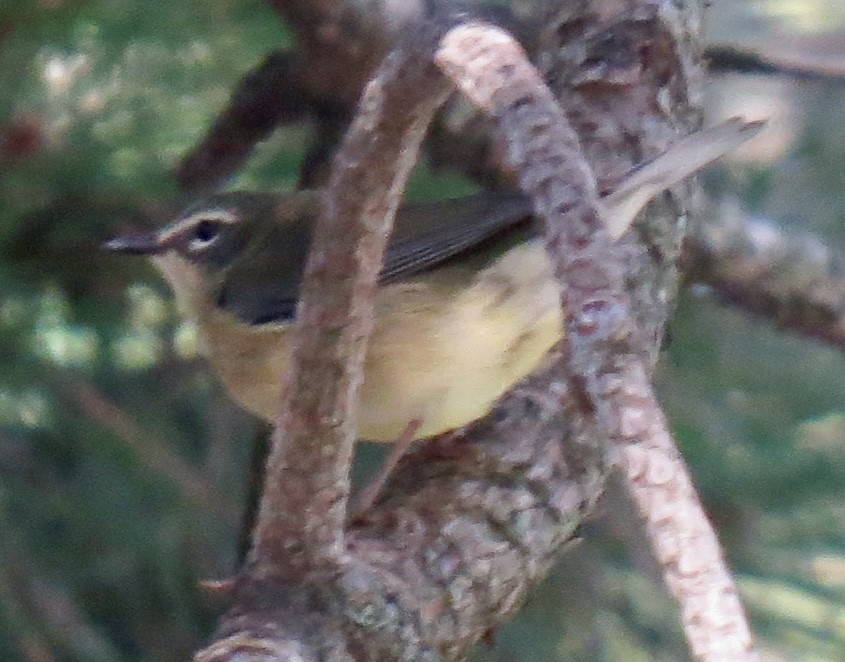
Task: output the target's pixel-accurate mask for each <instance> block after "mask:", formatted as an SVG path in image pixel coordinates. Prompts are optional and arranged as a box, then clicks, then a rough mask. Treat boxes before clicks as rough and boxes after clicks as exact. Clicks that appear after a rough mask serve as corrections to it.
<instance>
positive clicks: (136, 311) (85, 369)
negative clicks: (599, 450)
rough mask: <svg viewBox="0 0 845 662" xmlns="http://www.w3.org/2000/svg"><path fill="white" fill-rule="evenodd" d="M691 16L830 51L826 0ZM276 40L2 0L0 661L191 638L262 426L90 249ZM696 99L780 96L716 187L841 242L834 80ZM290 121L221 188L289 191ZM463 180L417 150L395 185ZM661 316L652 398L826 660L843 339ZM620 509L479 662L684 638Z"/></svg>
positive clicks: (146, 8) (202, 626)
mask: <svg viewBox="0 0 845 662" xmlns="http://www.w3.org/2000/svg"><path fill="white" fill-rule="evenodd" d="M708 35H709V36H710V38H711V39H715V40H719V41H726V40H729V41H733V42H738V43H742V44H745V45H754V46H766V45H767V44H772V43H777V44H778V45H779V48H780V49H781V50H783V51H788V50H789V48H792V49H793V50H794V51H795V52H796V53H803V54H806V53H810V52H812V53H814V54H815V55H816V56H818V57H832V56H836V55H837V53H836V52H833V53H831V50H833V51H836V46H837V44H838V47H839V51H838V57H839V60H840V62H841V61H842V60H843V59H845V7H843V6H842V3H841V2H837V1H836V0H827V1H825V2H822V1H821V0H816V1H809V0H803V1H794V2H790V1H788V0H777V1H775V0H770V1H767V2H764V1H758V2H751V1H745V2H729V1H728V0H720V1H718V2H715V3H714V8H713V9H712V10H711V12H710V18H709V19H708ZM287 41H288V35H287V34H286V31H285V29H284V27H283V26H282V25H281V24H280V23H279V22H278V21H277V19H276V17H275V15H274V14H273V13H272V12H271V11H270V10H269V9H268V8H267V7H266V5H265V4H263V3H262V2H260V1H259V0H213V1H208V0H206V1H205V2H200V1H199V0H191V1H186V2H181V3H175V2H162V1H161V0H152V1H150V2H146V3H143V5H142V4H141V3H133V2H127V1H126V0H38V1H36V0H31V1H23V0H4V1H2V2H0V90H2V95H0V247H1V249H2V256H3V257H2V260H0V356H2V364H3V370H2V373H0V659H2V660H32V661H38V662H41V661H49V660H92V661H99V660H102V661H107V660H108V661H112V660H178V659H185V658H186V657H188V655H189V654H190V652H191V651H192V650H193V649H194V648H196V647H197V646H198V645H199V644H200V643H201V642H202V641H204V640H205V638H206V637H207V636H208V634H209V632H210V629H211V628H212V627H213V625H214V620H215V617H216V615H217V614H218V613H219V610H220V608H221V605H219V604H215V602H214V600H213V599H209V598H208V597H206V596H204V595H202V594H201V593H200V591H199V590H198V589H197V581H198V580H200V579H203V578H215V577H225V576H227V575H229V574H230V573H231V572H232V570H233V569H234V567H235V558H236V548H237V537H238V526H239V520H240V516H241V510H242V504H243V502H244V492H245V477H246V474H247V466H248V463H249V458H250V449H251V445H252V442H253V438H254V437H255V434H256V430H255V425H254V423H253V421H251V420H250V418H249V417H248V416H246V415H245V414H242V413H240V412H239V411H237V410H236V408H235V407H234V406H233V405H231V404H230V403H229V402H228V401H227V399H226V398H225V396H224V395H223V394H222V393H221V392H220V391H219V389H218V388H217V386H216V385H215V384H214V382H213V381H212V380H211V379H210V378H209V376H208V374H207V373H206V371H205V370H204V368H203V366H202V365H201V363H200V362H199V361H198V360H197V358H196V347H195V341H194V337H193V334H192V332H191V329H190V328H186V327H183V326H182V325H180V323H179V320H178V318H177V316H176V314H175V310H174V308H173V305H172V302H171V299H170V296H169V294H168V292H167V290H166V288H165V287H164V286H163V284H162V283H161V282H159V281H158V279H157V278H156V276H155V275H154V273H153V272H152V270H151V269H150V268H148V267H147V266H146V265H145V264H144V263H142V262H141V261H137V260H132V259H127V258H119V257H115V256H111V255H106V254H103V253H102V252H101V251H100V250H99V249H98V244H99V242H100V241H101V240H102V239H104V238H106V237H107V236H108V235H109V234H110V233H113V232H114V231H116V230H118V229H120V228H124V227H129V226H132V225H133V224H137V223H139V222H141V221H142V217H143V218H147V217H156V216H157V215H161V214H162V213H164V212H165V211H166V204H163V203H162V202H161V201H166V200H168V199H172V197H173V196H174V195H175V194H176V190H175V187H174V184H173V182H172V180H171V176H170V173H171V171H172V168H173V167H174V166H175V164H176V163H177V162H178V160H179V158H180V157H181V156H182V155H183V154H185V152H186V151H187V150H188V149H189V148H190V147H192V146H193V145H194V144H195V143H196V141H197V140H198V139H199V138H200V136H201V135H202V134H203V133H204V131H205V130H206V128H207V127H208V125H209V123H210V122H211V121H212V120H213V118H214V116H215V113H216V112H218V111H219V110H220V109H221V108H222V106H223V105H224V104H225V102H226V100H227V98H228V95H229V92H230V91H231V89H232V86H233V85H234V84H235V83H236V81H237V80H238V78H239V76H240V75H242V74H243V73H244V72H245V71H246V70H248V69H249V68H250V67H252V66H255V65H256V64H257V63H258V62H259V61H260V60H261V59H262V58H263V56H264V55H265V54H266V52H267V51H268V50H270V49H272V48H277V47H279V46H280V45H282V44H285V43H287ZM831 44H832V45H833V46H831ZM708 106H709V110H710V111H711V120H710V121H716V119H718V118H719V117H721V116H726V115H730V114H736V113H738V112H739V113H744V114H746V115H749V116H754V117H758V116H770V117H772V120H771V124H772V130H771V132H770V133H769V134H768V137H767V138H766V140H764V141H762V142H760V143H758V144H756V145H754V146H751V147H750V148H749V149H748V150H745V151H744V152H742V153H741V154H739V155H737V156H736V158H734V159H732V160H731V162H730V163H729V164H727V165H725V166H723V167H722V168H721V169H720V171H719V172H718V173H712V174H711V175H710V176H708V177H707V178H706V180H707V182H708V183H710V184H711V188H713V189H715V192H716V194H718V195H721V196H729V197H734V198H736V199H737V200H739V201H741V203H742V204H743V206H744V207H745V208H746V209H747V210H748V211H749V212H750V213H753V214H754V215H757V216H762V217H766V218H769V219H771V220H772V222H773V223H774V224H775V225H777V226H781V227H784V228H787V229H788V230H789V231H790V232H806V231H809V232H813V233H816V234H818V235H819V236H821V237H822V238H823V239H824V241H825V242H827V243H828V244H830V245H833V246H837V247H839V249H840V250H843V249H845V223H843V219H845V86H842V85H840V86H836V85H832V84H824V83H807V82H803V83H799V82H796V81H790V80H779V79H771V78H769V79H765V78H761V77H750V76H733V75H732V76H723V77H719V78H718V79H716V80H714V81H712V84H711V85H710V89H709V92H708ZM307 138H308V133H307V129H304V128H292V129H284V130H281V131H278V132H277V133H276V134H274V136H273V138H272V139H270V140H269V141H267V142H266V143H264V144H263V145H262V146H261V148H260V149H259V150H258V152H257V153H256V155H255V156H254V158H253V159H252V160H251V161H250V162H249V164H248V167H247V168H246V169H245V170H244V171H243V172H241V173H240V174H239V175H238V177H237V179H236V180H234V181H233V182H232V183H231V186H232V187H247V188H267V189H270V188H276V189H279V188H284V187H289V186H292V185H293V183H294V182H295V180H296V177H297V167H298V163H299V158H300V157H301V153H302V149H303V146H304V145H305V143H306V141H307ZM460 186H461V184H459V183H455V182H454V181H451V180H449V179H447V178H445V177H443V176H435V175H432V174H431V173H427V172H423V173H420V174H419V175H418V177H417V178H416V180H415V192H416V193H415V194H416V195H431V194H438V195H443V194H444V190H445V191H447V192H448V193H452V192H454V191H455V190H457V189H459V188H460ZM139 210H140V211H139ZM670 329H671V335H672V339H673V340H672V342H671V344H670V345H669V347H668V349H667V351H666V352H665V354H664V357H663V360H662V363H661V367H660V372H659V384H660V390H661V394H662V397H663V400H664V402H665V403H666V406H667V409H668V411H669V414H670V417H671V420H672V424H673V427H674V429H675V430H676V432H677V437H678V441H679V443H680V444H681V445H682V446H683V450H684V453H685V455H686V457H687V459H688V461H689V462H690V464H691V466H692V471H693V474H694V476H695V478H696V481H697V484H698V485H699V487H700V489H701V492H702V494H703V496H704V498H705V500H706V502H707V506H708V508H709V510H710V513H711V514H712V517H713V519H714V521H715V522H716V523H717V524H718V526H719V528H720V531H721V535H722V537H723V539H724V541H725V543H726V546H727V549H728V555H729V558H730V562H731V564H732V566H733V567H734V568H735V569H736V570H737V573H738V575H739V579H740V586H741V588H742V591H743V594H744V596H745V599H746V601H747V604H748V608H749V610H750V612H751V615H752V618H753V621H754V627H755V630H756V632H757V633H758V635H759V637H760V640H761V644H762V647H763V648H764V652H765V655H766V658H767V659H769V660H841V659H845V652H843V651H845V453H843V450H845V357H844V356H843V355H842V353H841V352H838V351H835V350H833V349H830V348H826V347H824V346H822V345H820V344H819V343H816V342H812V341H808V340H804V339H801V338H798V337H795V336H792V335H790V334H788V333H782V332H779V331H778V330H776V329H775V328H774V326H773V325H772V324H771V323H769V322H767V321H762V320H759V319H755V318H752V317H750V316H749V315H747V314H745V313H743V312H742V311H738V310H735V309H730V308H727V307H725V306H723V305H722V304H721V303H720V302H719V301H718V300H717V298H715V297H714V296H713V295H712V293H709V292H707V291H706V290H702V289H701V288H693V289H691V290H689V291H684V292H683V293H682V295H681V298H680V303H679V310H678V313H677V315H676V316H675V318H674V319H673V321H672V322H671V325H670ZM365 455H366V456H367V457H365V458H364V460H365V462H364V463H365V464H366V462H367V461H370V460H372V456H373V451H372V450H367V451H366V452H365ZM632 517H633V516H632V515H630V513H629V511H627V510H626V506H625V504H624V502H623V501H622V500H621V498H620V497H619V496H618V490H611V493H610V494H609V495H608V499H607V500H606V501H605V504H604V505H603V506H601V507H600V508H599V513H598V514H597V517H596V519H595V521H594V522H592V523H591V524H589V525H588V526H586V527H585V534H584V535H585V541H584V542H583V544H582V545H581V546H580V548H579V549H577V550H575V551H574V552H573V553H571V554H569V555H567V556H566V557H565V559H564V560H563V561H562V563H561V566H560V568H559V571H558V572H557V573H556V574H555V575H554V576H553V577H552V578H550V580H549V581H547V582H546V583H545V584H543V585H542V586H541V587H539V588H538V589H537V591H536V592H535V594H534V595H533V596H532V598H531V600H530V601H529V603H528V604H527V606H526V608H525V609H524V610H523V613H522V614H521V615H520V617H519V618H518V619H517V620H516V621H515V622H514V623H512V624H510V625H508V626H506V627H505V628H503V629H502V630H501V631H499V632H498V633H497V635H496V641H495V643H494V644H493V645H492V646H490V647H485V648H481V649H479V651H478V653H477V659H486V660H499V659H501V660H506V659H507V660H511V661H513V660H526V661H527V660H556V659H566V660H652V659H658V660H677V659H684V658H685V655H686V653H685V652H684V644H683V640H682V636H681V634H680V632H679V628H678V626H677V618H676V616H675V615H674V611H673V606H672V604H671V602H670V601H669V599H668V597H666V596H665V595H664V593H663V591H662V589H661V588H660V586H659V583H656V582H655V579H654V578H655V577H656V574H655V569H654V568H653V566H652V565H651V562H650V561H649V559H648V557H647V554H645V552H644V546H643V542H642V540H641V538H640V536H639V534H638V531H637V527H636V523H635V522H634V521H633V520H632Z"/></svg>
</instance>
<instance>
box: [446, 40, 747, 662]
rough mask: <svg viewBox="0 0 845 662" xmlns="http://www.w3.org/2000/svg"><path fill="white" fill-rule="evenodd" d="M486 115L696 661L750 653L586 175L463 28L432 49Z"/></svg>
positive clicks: (517, 78)
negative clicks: (639, 346) (541, 235)
mask: <svg viewBox="0 0 845 662" xmlns="http://www.w3.org/2000/svg"><path fill="white" fill-rule="evenodd" d="M436 61H437V62H438V64H439V65H440V66H441V67H443V69H444V71H446V72H447V73H448V74H449V75H450V77H451V78H452V79H453V80H454V81H455V83H456V84H458V85H459V86H460V88H461V90H462V91H463V92H464V93H465V94H467V96H469V97H470V98H471V99H472V100H473V101H474V102H475V103H477V104H478V105H479V106H480V107H482V108H484V109H485V110H486V111H487V112H488V113H489V114H490V115H491V116H492V117H493V118H494V119H495V120H496V124H497V126H496V129H497V131H498V133H499V136H500V139H501V140H502V142H503V143H504V145H505V149H506V154H507V159H508V161H509V162H510V165H511V166H512V168H513V169H514V171H515V172H516V174H517V176H518V178H519V183H520V187H521V188H522V190H523V191H524V192H525V193H526V194H528V195H529V196H530V198H531V201H532V203H533V206H534V210H535V212H536V213H537V215H538V216H542V217H543V218H545V220H546V246H547V249H548V252H549V254H550V256H551V258H552V260H553V263H554V264H555V275H556V277H557V279H558V281H559V282H560V284H561V287H562V288H563V310H564V321H565V327H566V337H567V341H568V342H567V345H568V350H569V356H568V357H567V358H568V363H569V381H570V384H571V385H572V386H573V388H574V389H575V390H578V389H583V392H584V396H585V398H586V401H587V402H585V405H586V406H585V409H584V412H583V413H584V414H585V415H586V416H588V417H592V416H595V419H596V422H597V423H598V425H599V427H600V429H602V430H603V431H605V432H606V434H607V435H608V437H609V438H610V439H612V440H613V441H614V442H615V445H616V447H615V450H616V452H617V453H618V454H619V457H620V459H621V466H622V469H623V472H624V477H625V479H626V482H627V485H628V488H629V490H630V492H631V495H632V497H633V499H634V501H635V502H636V504H637V506H638V508H639V511H640V514H641V516H642V518H643V520H644V522H645V525H646V528H647V530H648V533H649V539H650V542H651V544H652V547H653V548H654V551H655V554H656V556H657V558H658V560H659V562H660V565H661V568H662V569H663V573H664V581H665V582H666V584H667V586H668V588H669V590H670V592H671V593H672V594H673V595H674V597H675V598H676V599H677V600H678V602H679V604H680V606H681V620H682V623H683V626H684V631H685V633H686V635H687V640H688V642H689V645H690V648H691V650H692V652H693V655H694V656H695V657H696V659H699V660H709V661H712V662H717V661H724V660H746V659H747V660H750V659H756V654H755V653H754V652H753V650H752V641H751V633H750V630H749V627H748V623H747V621H746V618H745V614H744V612H743V609H742V605H741V603H740V601H739V597H738V592H737V589H736V586H735V584H734V582H733V578H732V577H731V574H730V571H729V570H728V568H727V566H726V564H725V561H724V559H723V557H722V552H721V547H720V545H719V542H718V539H717V536H716V533H715V531H714V530H713V528H712V526H711V525H710V522H709V521H708V519H707V516H706V514H705V512H704V509H703V508H702V506H701V502H700V500H699V498H698V495H697V493H696V491H695V488H694V487H693V485H692V480H691V478H690V476H689V472H688V470H687V468H686V465H685V464H684V462H683V460H682V458H681V457H680V454H679V453H678V450H677V448H676V446H675V444H674V441H673V440H672V437H671V434H670V432H669V430H668V426H667V423H666V419H665V416H664V415H663V413H662V411H661V409H660V406H659V404H658V403H657V400H656V398H655V396H654V393H653V391H652V388H651V385H650V383H649V380H648V375H647V370H646V368H645V367H644V365H643V362H642V359H641V357H640V356H639V355H638V353H637V351H636V349H635V343H634V340H633V338H634V331H633V327H632V318H631V315H630V313H629V308H630V303H629V301H628V296H627V294H626V293H625V290H624V272H625V263H624V261H623V259H622V258H621V253H620V252H618V251H617V250H616V248H615V246H614V245H613V243H612V242H611V239H610V232H609V231H608V227H609V220H610V219H603V217H602V215H603V210H602V207H601V205H600V203H599V195H598V191H597V188H596V182H595V179H594V177H593V174H592V171H591V170H590V168H589V165H588V163H587V161H586V159H585V157H584V155H583V153H582V151H581V146H580V144H579V142H578V137H577V135H576V134H575V132H574V131H573V130H572V128H571V126H570V124H569V122H568V121H567V119H566V117H565V116H564V115H563V112H562V110H561V109H560V106H558V104H557V103H556V101H555V99H554V97H553V96H552V94H551V92H550V91H549V90H548V88H547V87H546V86H545V84H544V83H543V81H542V80H541V79H540V77H539V74H538V73H537V71H536V69H534V67H533V66H531V64H530V63H529V62H528V60H527V58H526V57H525V54H524V53H523V51H522V49H521V48H520V47H519V45H518V44H517V43H516V42H515V41H514V40H513V39H512V38H511V37H510V36H509V35H507V34H506V33H504V32H502V31H501V30H498V29H496V28H492V27H490V26H485V25H481V24H478V25H466V26H460V27H458V28H455V29H454V30H452V31H451V32H450V33H449V34H447V35H446V37H445V38H444V39H443V42H442V46H441V48H440V50H439V51H438V53H437V55H436Z"/></svg>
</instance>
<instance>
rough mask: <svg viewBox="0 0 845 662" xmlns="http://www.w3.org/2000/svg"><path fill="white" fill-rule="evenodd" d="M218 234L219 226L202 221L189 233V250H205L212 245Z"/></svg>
mask: <svg viewBox="0 0 845 662" xmlns="http://www.w3.org/2000/svg"><path fill="white" fill-rule="evenodd" d="M219 234H220V224H219V223H216V222H215V221H211V220H208V219H204V220H202V221H200V222H199V223H197V224H196V225H195V226H194V229H193V232H192V233H191V248H192V249H194V250H198V249H202V248H207V247H208V246H209V245H210V244H212V243H214V241H215V240H216V239H217V237H218V236H219Z"/></svg>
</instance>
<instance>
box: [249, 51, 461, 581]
mask: <svg viewBox="0 0 845 662" xmlns="http://www.w3.org/2000/svg"><path fill="white" fill-rule="evenodd" d="M426 43H427V42H426ZM424 48H425V46H423V45H422V44H419V43H418V45H417V46H415V47H413V48H408V49H406V50H399V51H397V52H395V53H394V54H393V55H392V56H390V57H389V58H388V59H387V60H386V62H385V64H384V65H383V66H382V67H381V69H380V70H379V72H378V74H377V76H376V77H375V78H374V80H373V81H372V82H371V83H370V84H369V85H368V86H367V88H366V90H365V92H364V95H363V97H362V99H361V102H360V107H359V110H358V114H357V116H356V119H355V121H354V122H353V124H352V126H351V128H350V130H349V132H348V134H347V136H346V138H345V140H344V143H343V145H342V147H341V150H340V152H339V153H338V155H337V157H336V159H335V162H334V166H333V168H332V174H331V178H330V182H329V186H328V188H327V191H326V193H325V196H324V198H323V201H322V205H321V209H320V213H319V217H318V220H317V224H316V227H315V231H314V238H313V246H312V250H311V254H310V256H309V259H308V262H307V265H306V269H305V275H304V279H303V285H302V290H301V301H300V307H299V310H298V315H297V317H298V323H297V328H296V331H295V336H294V348H293V353H292V360H291V364H290V368H289V370H288V372H287V374H286V377H285V385H284V396H283V401H284V402H283V403H282V406H281V412H282V413H281V415H280V417H279V419H278V420H277V425H276V429H275V431H274V434H273V442H272V443H273V448H272V451H271V454H270V458H269V460H268V465H267V477H266V482H265V487H264V493H263V495H262V500H261V506H260V510H259V514H258V521H257V525H256V529H255V534H254V541H253V547H252V550H251V553H250V558H249V564H250V574H251V576H252V577H253V578H264V577H268V576H269V577H277V578H283V579H289V580H294V579H299V580H301V579H303V578H306V577H309V578H311V579H317V578H320V577H326V576H332V575H333V574H335V573H336V572H337V570H338V567H339V564H340V563H341V561H342V559H343V554H344V542H343V531H344V523H345V518H346V506H347V497H348V493H349V467H350V461H351V455H352V447H353V444H354V441H355V420H354V413H355V397H356V394H357V389H358V386H359V384H360V382H361V374H362V366H363V360H364V353H365V349H366V340H367V336H368V334H369V331H370V329H371V327H372V307H373V300H374V295H375V288H376V278H377V275H378V272H379V270H380V268H381V261H382V253H383V251H384V248H385V245H386V242H387V237H388V235H389V233H390V228H391V225H392V222H393V217H394V215H395V213H396V209H397V207H398V205H399V201H400V197H401V193H402V190H403V188H404V185H405V182H406V180H407V177H408V174H409V173H410V170H411V167H412V166H413V163H414V161H415V159H416V155H417V151H418V148H419V145H420V142H421V140H422V138H423V135H424V132H425V128H426V126H427V125H428V122H429V120H430V118H431V115H432V114H433V112H434V110H435V109H436V108H437V106H438V105H439V104H440V103H441V102H442V100H443V99H444V97H445V94H446V92H447V90H448V86H447V83H446V81H445V79H444V78H443V77H442V76H441V75H440V74H439V73H438V71H437V69H436V68H434V67H433V66H432V65H431V55H430V49H429V50H428V51H425V52H424V53H420V50H423V49H424Z"/></svg>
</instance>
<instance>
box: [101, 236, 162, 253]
mask: <svg viewBox="0 0 845 662" xmlns="http://www.w3.org/2000/svg"><path fill="white" fill-rule="evenodd" d="M103 248H104V249H105V250H107V251H113V252H115V253H125V254H127V255H155V254H156V253H161V252H162V251H163V250H166V247H165V246H162V245H161V243H160V241H159V238H158V235H155V234H140V235H125V236H122V237H115V238H114V239H109V240H108V241H107V242H105V243H104V244H103Z"/></svg>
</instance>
